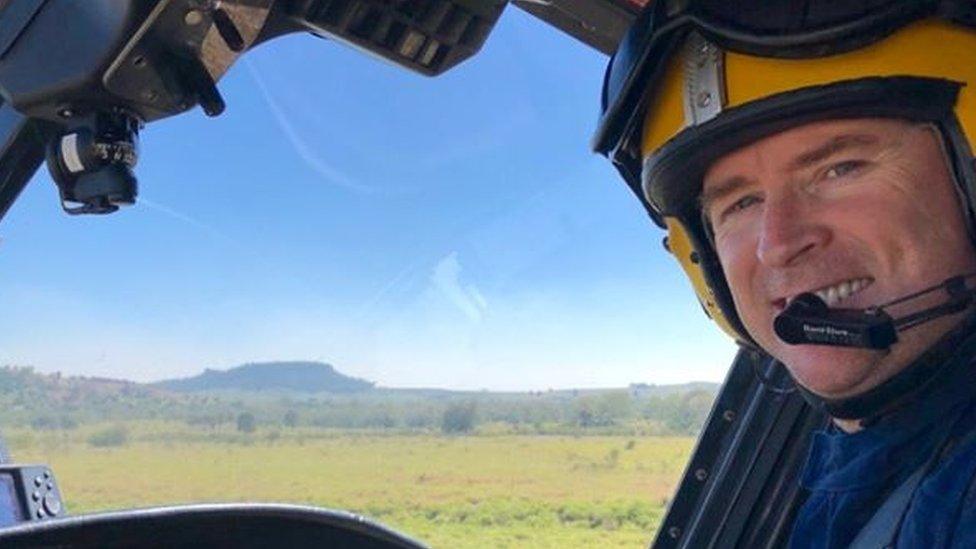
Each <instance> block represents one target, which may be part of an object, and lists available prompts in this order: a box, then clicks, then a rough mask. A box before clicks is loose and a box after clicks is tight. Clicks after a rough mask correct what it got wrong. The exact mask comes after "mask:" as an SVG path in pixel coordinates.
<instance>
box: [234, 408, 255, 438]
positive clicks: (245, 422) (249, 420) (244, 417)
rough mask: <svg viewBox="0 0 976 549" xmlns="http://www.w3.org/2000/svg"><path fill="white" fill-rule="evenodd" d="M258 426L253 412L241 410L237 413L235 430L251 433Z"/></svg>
mask: <svg viewBox="0 0 976 549" xmlns="http://www.w3.org/2000/svg"><path fill="white" fill-rule="evenodd" d="M257 428H258V425H257V421H256V420H255V419H254V414H252V413H251V412H242V413H240V414H238V415H237V430H238V431H240V432H242V433H253V432H254V431H255V430H256V429H257Z"/></svg>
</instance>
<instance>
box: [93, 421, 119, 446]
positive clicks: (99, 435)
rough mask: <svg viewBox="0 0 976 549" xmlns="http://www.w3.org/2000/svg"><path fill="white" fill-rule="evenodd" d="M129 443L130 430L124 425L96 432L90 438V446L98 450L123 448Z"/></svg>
mask: <svg viewBox="0 0 976 549" xmlns="http://www.w3.org/2000/svg"><path fill="white" fill-rule="evenodd" d="M128 441H129V430H128V429H126V428H125V426H124V425H113V426H112V427H106V428H104V429H100V430H98V431H95V432H94V433H92V434H91V435H89V436H88V444H90V445H92V446H94V447H96V448H110V447H114V446H123V445H125V443H126V442H128Z"/></svg>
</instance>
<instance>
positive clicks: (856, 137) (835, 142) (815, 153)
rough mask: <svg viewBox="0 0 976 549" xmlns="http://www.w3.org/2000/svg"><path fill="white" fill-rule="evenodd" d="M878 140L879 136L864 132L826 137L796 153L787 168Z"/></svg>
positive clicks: (813, 161)
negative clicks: (807, 148) (824, 140)
mask: <svg viewBox="0 0 976 549" xmlns="http://www.w3.org/2000/svg"><path fill="white" fill-rule="evenodd" d="M879 141H880V138H878V136H876V135H872V134H866V133H853V134H843V135H837V136H834V137H832V138H830V139H828V140H827V141H826V142H825V143H823V144H821V145H819V146H817V147H815V148H813V149H811V150H809V151H806V152H804V153H801V154H800V155H798V156H797V157H796V158H794V159H793V161H792V162H790V165H789V169H790V170H791V171H792V170H799V169H802V168H806V167H809V166H810V165H812V164H816V163H817V162H820V161H821V160H824V159H826V158H830V157H831V156H833V155H835V154H837V153H839V152H841V151H844V150H846V149H851V148H855V147H864V146H868V145H875V144H877V143H878V142H879Z"/></svg>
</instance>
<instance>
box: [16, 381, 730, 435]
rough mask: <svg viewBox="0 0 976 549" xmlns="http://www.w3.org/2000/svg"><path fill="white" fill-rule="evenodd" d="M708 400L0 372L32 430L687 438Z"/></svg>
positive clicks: (705, 393) (695, 392)
mask: <svg viewBox="0 0 976 549" xmlns="http://www.w3.org/2000/svg"><path fill="white" fill-rule="evenodd" d="M714 397H715V388H714V387H706V388H697V387H692V388H690V389H688V390H682V391H670V392H669V391H656V390H650V389H649V388H648V387H647V386H642V387H636V388H635V387H631V388H630V389H619V390H588V391H583V390H581V391H537V392H530V393H492V392H451V391H426V392H425V391H397V390H378V389H377V390H372V391H368V392H365V393H360V394H330V393H317V394H294V393H260V394H258V393H247V392H215V393H173V392H169V391H167V390H163V389H159V388H149V387H146V386H143V385H139V384H134V383H124V382H117V381H111V380H98V379H91V378H67V377H62V376H57V375H43V374H39V373H37V372H34V371H33V370H31V369H30V368H17V367H0V409H3V410H4V414H2V415H0V424H2V425H7V426H9V425H20V426H24V425H26V426H29V427H31V428H32V429H36V430H45V429H73V428H75V427H77V426H78V425H79V424H85V423H93V422H100V423H104V422H119V421H123V420H144V419H152V420H169V421H182V422H185V423H186V424H188V425H191V426H194V427H199V428H201V429H210V430H215V429H222V428H230V429H236V430H237V431H239V432H241V433H253V432H256V431H260V430H262V429H266V428H273V429H297V428H325V429H365V430H383V429H396V430H407V431H427V432H443V433H448V434H462V433H469V432H478V431H484V432H492V431H501V432H504V431H506V430H507V431H508V432H518V433H542V434H546V433H554V434H555V433H584V434H585V433H588V432H592V433H613V432H628V433H633V432H639V433H644V434H661V435H694V434H697V432H698V431H699V430H700V429H701V426H702V424H703V422H704V420H705V418H706V416H707V414H708V412H709V410H710V409H711V405H712V402H713V400H714ZM104 436H105V437H106V440H108V443H107V444H106V445H110V444H111V443H112V441H116V440H118V439H119V438H120V436H121V435H119V433H118V431H116V432H114V433H108V434H106V435H104ZM101 443H104V441H101V440H100V441H99V442H98V444H101ZM93 444H96V443H94V442H93Z"/></svg>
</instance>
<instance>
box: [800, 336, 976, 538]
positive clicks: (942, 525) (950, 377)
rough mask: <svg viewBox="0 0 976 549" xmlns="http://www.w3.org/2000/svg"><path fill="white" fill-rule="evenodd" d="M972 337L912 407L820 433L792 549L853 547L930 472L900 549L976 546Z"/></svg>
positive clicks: (953, 350)
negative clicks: (898, 494) (917, 477)
mask: <svg viewBox="0 0 976 549" xmlns="http://www.w3.org/2000/svg"><path fill="white" fill-rule="evenodd" d="M967 324H968V323H967ZM967 331H968V334H969V335H968V336H963V337H960V338H958V340H957V341H952V342H950V348H949V349H945V348H943V349H942V351H943V354H942V357H940V360H939V362H941V363H942V365H943V367H942V368H940V369H939V370H938V373H937V374H936V375H935V376H934V377H933V378H932V379H930V380H929V381H928V382H926V383H925V384H924V386H923V387H922V388H921V389H920V390H918V391H916V392H915V393H914V394H913V395H912V396H911V398H910V399H909V401H908V402H907V403H905V404H903V405H902V406H900V407H899V408H897V409H895V410H893V411H892V412H890V413H887V414H885V415H883V416H881V417H880V418H878V419H876V420H875V421H873V422H871V423H870V424H869V425H868V426H866V427H865V428H864V429H863V430H861V431H858V432H856V433H852V434H848V433H844V432H843V431H841V430H839V429H837V428H836V427H833V426H831V427H829V428H827V429H825V430H822V431H820V432H817V433H815V434H814V435H813V440H812V441H811V448H810V454H809V457H808V459H807V464H806V467H805V469H804V471H803V474H802V477H801V485H802V486H803V487H804V488H806V489H807V490H808V491H809V496H808V498H807V500H806V502H805V503H804V505H803V507H802V508H801V509H800V511H799V513H798V516H797V519H796V521H795V522H794V526H793V533H792V536H791V539H790V547H791V548H807V547H817V548H822V547H830V548H834V547H848V545H850V544H851V542H852V541H853V540H854V539H855V538H856V537H857V535H858V533H859V532H860V531H861V529H862V528H863V527H864V525H865V524H866V523H868V521H869V520H871V517H872V516H873V515H874V514H875V512H876V511H877V509H878V508H879V507H880V506H881V505H882V504H883V502H884V501H885V500H886V499H887V497H888V495H889V494H890V493H891V492H892V491H893V490H894V489H895V487H897V486H899V485H900V484H902V482H903V481H905V480H906V479H907V478H908V477H910V476H912V474H913V473H915V472H916V471H919V469H920V468H921V467H928V472H927V473H925V474H924V476H923V477H922V480H921V482H920V483H919V485H918V488H917V489H916V490H915V492H914V494H913V495H912V498H911V503H910V504H909V506H908V508H907V510H906V512H905V513H904V515H903V518H902V519H901V522H900V525H899V527H897V528H895V529H893V531H897V535H896V536H897V537H896V538H895V540H894V541H895V543H894V546H895V547H899V548H901V547H905V548H908V547H911V548H925V549H937V548H944V547H952V548H976V483H974V477H976V333H974V332H973V331H971V328H968V329H967ZM942 347H945V343H943V345H942ZM923 358H924V357H923Z"/></svg>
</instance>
